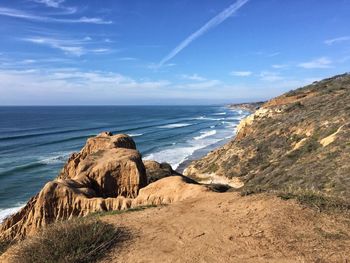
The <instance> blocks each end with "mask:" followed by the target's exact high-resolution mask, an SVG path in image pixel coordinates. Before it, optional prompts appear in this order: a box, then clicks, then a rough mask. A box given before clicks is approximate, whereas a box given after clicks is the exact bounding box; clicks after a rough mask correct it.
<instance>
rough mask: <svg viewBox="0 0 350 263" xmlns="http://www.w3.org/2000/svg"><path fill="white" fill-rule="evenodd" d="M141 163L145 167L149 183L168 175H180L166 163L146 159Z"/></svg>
mask: <svg viewBox="0 0 350 263" xmlns="http://www.w3.org/2000/svg"><path fill="white" fill-rule="evenodd" d="M143 164H144V165H145V168H146V174H147V180H148V183H149V184H150V183H153V182H155V181H158V180H160V179H162V178H165V177H168V176H174V175H180V174H179V173H178V172H176V171H174V170H173V168H172V167H171V165H170V164H168V163H158V162H156V161H151V160H147V161H144V162H143Z"/></svg>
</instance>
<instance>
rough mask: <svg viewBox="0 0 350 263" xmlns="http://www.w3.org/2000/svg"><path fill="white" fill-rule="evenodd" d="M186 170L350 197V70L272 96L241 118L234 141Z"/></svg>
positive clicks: (254, 186) (245, 183) (259, 187)
mask: <svg viewBox="0 0 350 263" xmlns="http://www.w3.org/2000/svg"><path fill="white" fill-rule="evenodd" d="M184 174H185V175H188V176H192V177H196V178H202V179H203V178H204V179H206V180H210V179H211V178H213V180H214V181H215V179H216V178H227V179H225V180H226V181H227V183H230V184H231V183H232V182H240V184H236V187H241V188H242V189H245V190H246V191H270V190H288V191H289V190H290V191H297V190H302V191H313V192H320V193H322V194H325V195H331V196H339V197H346V198H348V197H350V191H349V187H350V75H349V74H344V75H340V76H336V77H333V78H330V79H325V80H323V81H320V82H315V83H313V84H311V85H309V86H306V87H304V88H300V89H297V90H295V91H291V92H288V93H286V94H284V95H282V96H280V97H277V98H275V99H272V100H270V101H268V102H267V103H265V104H264V105H263V106H261V108H260V109H258V110H257V111H256V112H255V113H254V114H252V115H250V116H249V117H247V118H246V119H245V120H243V121H242V122H241V123H240V125H239V127H238V131H237V136H236V137H235V138H234V139H233V140H232V141H231V142H229V143H228V144H226V145H225V146H223V147H222V148H220V149H217V150H215V151H213V152H211V153H209V154H208V155H207V156H205V157H204V158H202V159H200V160H198V161H194V162H193V163H192V164H191V165H190V166H189V167H188V168H187V169H186V170H185V172H184ZM231 185H232V186H235V185H234V184H231Z"/></svg>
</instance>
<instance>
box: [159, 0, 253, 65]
mask: <svg viewBox="0 0 350 263" xmlns="http://www.w3.org/2000/svg"><path fill="white" fill-rule="evenodd" d="M248 1H249V0H237V1H236V2H235V3H234V4H232V5H230V6H229V7H228V8H226V9H225V10H224V11H222V12H221V13H220V14H218V15H217V16H215V17H213V18H212V19H210V20H209V21H208V22H207V23H206V24H205V25H204V26H202V27H201V28H200V29H198V30H197V31H195V32H194V33H192V34H191V35H190V36H189V37H187V38H186V39H185V40H184V41H182V42H181V43H180V44H179V45H178V46H177V47H175V48H174V49H173V50H172V51H171V52H170V53H169V54H168V55H166V56H165V57H164V58H163V59H162V60H161V61H160V62H159V65H158V66H159V67H160V66H163V64H165V63H166V62H168V61H169V60H170V59H172V58H173V57H175V56H176V55H177V54H178V53H179V52H181V51H182V50H183V49H184V48H186V47H187V46H188V45H189V44H191V43H192V42H193V41H194V40H196V39H197V38H199V37H200V36H201V35H203V34H205V33H206V32H208V31H209V30H211V29H213V28H214V27H216V26H218V25H220V24H221V23H222V22H224V21H225V20H226V19H228V18H229V17H230V16H232V15H233V14H234V13H236V12H237V11H238V10H239V9H240V8H241V7H242V6H243V5H245V4H246V3H247V2H248Z"/></svg>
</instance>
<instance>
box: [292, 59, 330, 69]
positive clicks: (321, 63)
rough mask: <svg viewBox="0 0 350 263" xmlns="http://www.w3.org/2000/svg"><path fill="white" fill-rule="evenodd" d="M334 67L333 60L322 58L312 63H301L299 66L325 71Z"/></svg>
mask: <svg viewBox="0 0 350 263" xmlns="http://www.w3.org/2000/svg"><path fill="white" fill-rule="evenodd" d="M331 65H332V60H330V59H328V58H327V57H321V58H318V59H314V60H311V61H307V62H303V63H300V64H299V65H298V66H299V67H301V68H305V69H323V68H330V67H331Z"/></svg>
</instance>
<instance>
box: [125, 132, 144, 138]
mask: <svg viewBox="0 0 350 263" xmlns="http://www.w3.org/2000/svg"><path fill="white" fill-rule="evenodd" d="M128 135H129V136H131V137H139V136H142V135H143V133H129V134H128Z"/></svg>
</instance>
